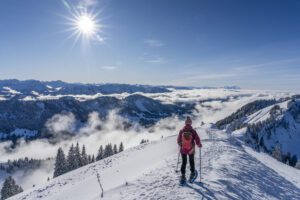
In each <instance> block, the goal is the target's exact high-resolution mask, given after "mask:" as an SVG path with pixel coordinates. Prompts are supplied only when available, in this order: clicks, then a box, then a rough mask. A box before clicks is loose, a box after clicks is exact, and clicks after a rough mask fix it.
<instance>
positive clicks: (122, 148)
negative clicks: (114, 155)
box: [119, 142, 124, 152]
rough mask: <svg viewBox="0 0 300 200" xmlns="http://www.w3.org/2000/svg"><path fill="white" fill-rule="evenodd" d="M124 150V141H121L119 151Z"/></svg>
mask: <svg viewBox="0 0 300 200" xmlns="http://www.w3.org/2000/svg"><path fill="white" fill-rule="evenodd" d="M122 151H124V146H123V142H121V143H120V146H119V152H122Z"/></svg>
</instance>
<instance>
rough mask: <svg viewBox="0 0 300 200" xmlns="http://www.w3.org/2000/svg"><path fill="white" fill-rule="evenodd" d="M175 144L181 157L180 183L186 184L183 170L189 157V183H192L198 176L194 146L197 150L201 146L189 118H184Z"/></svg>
mask: <svg viewBox="0 0 300 200" xmlns="http://www.w3.org/2000/svg"><path fill="white" fill-rule="evenodd" d="M177 143H178V145H179V146H180V153H181V157H182V164H181V180H180V183H181V184H184V183H185V182H186V177H185V169H186V164H187V157H189V163H190V169H191V174H190V179H189V181H190V182H191V183H192V182H194V181H195V179H196V178H197V175H198V174H197V171H196V170H195V160H194V156H195V146H196V145H197V146H198V147H199V148H201V147H202V144H201V141H200V138H199V136H198V134H197V132H196V131H195V129H193V127H192V120H191V118H190V117H187V118H186V120H185V126H184V127H183V128H182V129H181V130H180V132H179V135H178V138H177Z"/></svg>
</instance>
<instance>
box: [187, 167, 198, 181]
mask: <svg viewBox="0 0 300 200" xmlns="http://www.w3.org/2000/svg"><path fill="white" fill-rule="evenodd" d="M197 177H198V172H197V171H196V170H195V171H194V173H191V176H190V179H189V182H190V183H194V181H195V180H196V178H197Z"/></svg>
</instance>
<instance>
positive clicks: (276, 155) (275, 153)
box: [272, 145, 282, 161]
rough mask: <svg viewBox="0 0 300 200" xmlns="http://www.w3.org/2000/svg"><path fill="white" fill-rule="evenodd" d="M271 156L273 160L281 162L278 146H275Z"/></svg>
mask: <svg viewBox="0 0 300 200" xmlns="http://www.w3.org/2000/svg"><path fill="white" fill-rule="evenodd" d="M272 156H273V157H274V158H276V159H277V160H278V161H282V156H281V150H280V146H279V145H277V146H276V147H275V148H274V149H273V151H272Z"/></svg>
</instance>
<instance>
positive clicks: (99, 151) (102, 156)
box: [96, 145, 104, 161]
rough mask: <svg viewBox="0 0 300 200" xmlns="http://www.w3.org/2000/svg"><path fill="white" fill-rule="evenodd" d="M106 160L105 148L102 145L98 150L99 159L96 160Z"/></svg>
mask: <svg viewBox="0 0 300 200" xmlns="http://www.w3.org/2000/svg"><path fill="white" fill-rule="evenodd" d="M103 158H104V152H103V147H102V145H101V146H100V148H99V150H98V154H97V157H96V160H97V161H98V160H101V159H103Z"/></svg>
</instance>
